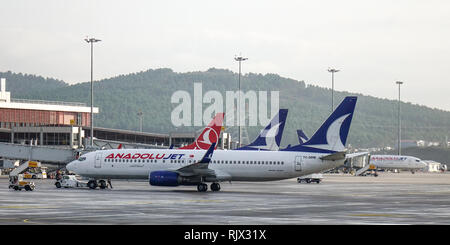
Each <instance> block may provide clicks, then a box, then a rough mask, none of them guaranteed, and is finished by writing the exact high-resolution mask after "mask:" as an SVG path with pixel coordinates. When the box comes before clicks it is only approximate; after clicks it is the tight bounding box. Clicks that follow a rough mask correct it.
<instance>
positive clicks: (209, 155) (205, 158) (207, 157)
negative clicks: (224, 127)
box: [198, 143, 216, 163]
mask: <svg viewBox="0 0 450 245" xmlns="http://www.w3.org/2000/svg"><path fill="white" fill-rule="evenodd" d="M215 147H216V143H212V144H211V146H210V147H209V149H208V151H206V153H205V155H204V156H203V158H202V160H200V161H199V162H198V163H210V162H211V158H212V155H213V153H214V148H215Z"/></svg>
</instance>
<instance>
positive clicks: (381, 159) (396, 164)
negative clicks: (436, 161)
mask: <svg viewBox="0 0 450 245" xmlns="http://www.w3.org/2000/svg"><path fill="white" fill-rule="evenodd" d="M370 164H373V165H375V166H376V167H377V168H382V169H403V170H419V169H423V168H425V167H426V164H425V163H424V162H423V161H422V160H420V159H419V158H416V157H412V156H397V155H372V156H370Z"/></svg>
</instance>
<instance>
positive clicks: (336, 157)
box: [320, 151, 346, 161]
mask: <svg viewBox="0 0 450 245" xmlns="http://www.w3.org/2000/svg"><path fill="white" fill-rule="evenodd" d="M345 153H346V152H345V151H341V152H336V153H333V154H330V155H326V156H324V157H321V158H320V159H322V160H327V161H336V160H342V159H345Z"/></svg>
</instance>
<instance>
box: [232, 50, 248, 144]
mask: <svg viewBox="0 0 450 245" xmlns="http://www.w3.org/2000/svg"><path fill="white" fill-rule="evenodd" d="M234 60H236V61H238V62H239V90H238V106H237V107H238V127H239V147H240V146H241V142H242V141H241V138H242V137H241V124H240V123H241V112H240V111H241V110H240V108H241V61H245V60H248V58H244V57H242V56H238V57H234Z"/></svg>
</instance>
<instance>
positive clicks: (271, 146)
mask: <svg viewBox="0 0 450 245" xmlns="http://www.w3.org/2000/svg"><path fill="white" fill-rule="evenodd" d="M287 113H288V110H287V109H280V110H279V112H278V114H277V115H276V116H275V117H274V118H273V119H272V121H270V123H269V125H267V126H266V127H265V128H264V129H263V130H261V132H260V133H259V135H258V137H257V138H256V139H255V141H253V142H252V143H250V144H249V145H247V146H243V147H241V148H238V149H236V150H269V151H278V150H279V148H280V144H281V137H282V136H283V131H284V125H285V122H286V117H287Z"/></svg>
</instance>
